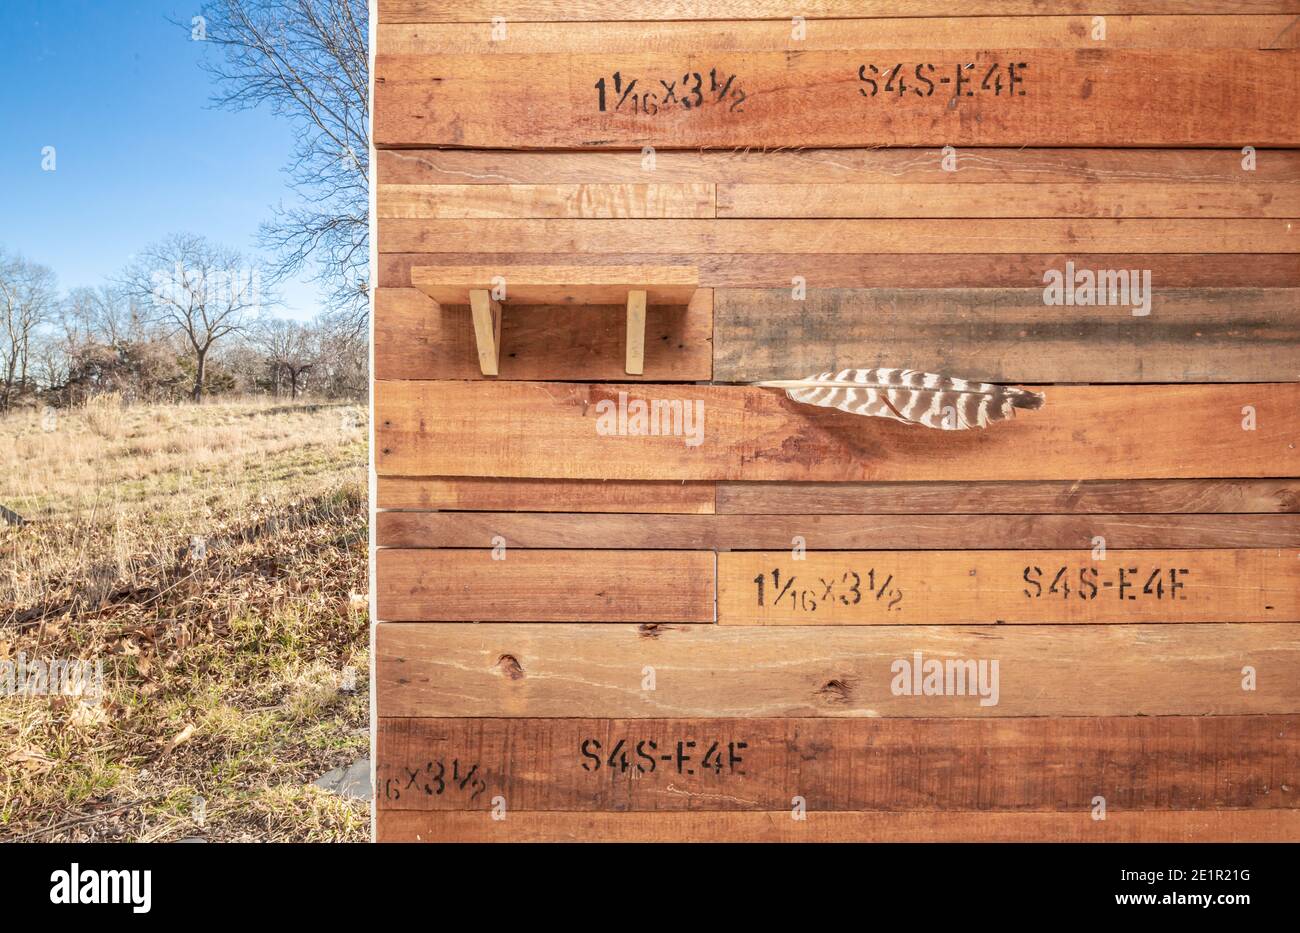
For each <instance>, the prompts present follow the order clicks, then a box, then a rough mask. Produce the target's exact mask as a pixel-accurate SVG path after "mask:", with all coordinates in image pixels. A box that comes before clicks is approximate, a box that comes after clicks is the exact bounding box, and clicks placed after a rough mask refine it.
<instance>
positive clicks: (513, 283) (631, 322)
mask: <svg viewBox="0 0 1300 933" xmlns="http://www.w3.org/2000/svg"><path fill="white" fill-rule="evenodd" d="M411 284H412V285H413V286H415V287H416V288H418V289H419V290H420V291H422V292H424V294H426V295H428V296H429V297H430V298H432V299H433V300H434V301H436V302H438V304H439V305H466V304H467V305H469V306H470V312H471V317H472V320H473V324H474V339H475V342H476V343H477V345H478V356H479V368H480V369H481V370H482V372H483V375H485V376H495V375H497V372H498V370H497V364H498V362H499V360H500V358H501V314H502V306H503V305H509V304H519V305H566V304H580V305H601V304H605V305H608V304H624V303H626V305H627V345H626V348H627V350H626V362H625V364H624V368H625V369H626V370H627V372H628V373H629V374H630V375H641V374H642V373H643V372H644V370H645V317H646V307H647V306H649V305H688V304H690V302H691V299H692V298H694V297H695V292H696V291H697V290H698V289H699V270H698V269H697V268H696V267H694V266H555V265H533V266H519V265H512V266H506V267H500V266H414V267H412V269H411Z"/></svg>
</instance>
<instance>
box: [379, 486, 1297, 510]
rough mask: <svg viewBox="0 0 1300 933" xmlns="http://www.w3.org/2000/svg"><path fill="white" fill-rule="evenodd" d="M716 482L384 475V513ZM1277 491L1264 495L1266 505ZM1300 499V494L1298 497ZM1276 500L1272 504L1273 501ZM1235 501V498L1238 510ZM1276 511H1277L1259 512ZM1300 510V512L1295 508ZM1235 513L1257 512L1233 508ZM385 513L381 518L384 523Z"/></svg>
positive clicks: (589, 503)
mask: <svg viewBox="0 0 1300 933" xmlns="http://www.w3.org/2000/svg"><path fill="white" fill-rule="evenodd" d="M713 486H714V484H713V483H672V482H665V483H654V482H638V481H636V480H627V481H619V480H565V479H561V480H546V479H537V480H518V479H493V478H491V477H422V476H383V477H380V478H379V481H378V484H377V488H378V500H377V501H376V503H375V505H376V508H379V509H416V510H424V509H450V510H453V511H488V512H494V511H500V510H506V511H511V510H517V511H521V512H668V513H684V514H709V513H711V512H713V510H714V488H713ZM1272 492H1273V490H1271V489H1268V490H1262V491H1261V494H1260V496H1259V497H1258V498H1259V500H1260V501H1259V504H1260V505H1261V506H1263V505H1267V504H1268V501H1265V500H1270V494H1272ZM1298 494H1300V493H1298ZM1270 501H1271V500H1270ZM1235 504H1236V501H1235V499H1234V505H1235ZM1258 510H1259V511H1273V509H1263V508H1260V509H1258ZM1296 510H1297V511H1300V507H1298V508H1297V509H1296ZM1233 511H1241V512H1247V511H1255V510H1254V509H1249V508H1239V509H1238V508H1234V509H1233ZM384 514H385V513H382V512H380V513H377V514H376V516H375V517H376V519H378V520H383V518H382V516H383V515H384Z"/></svg>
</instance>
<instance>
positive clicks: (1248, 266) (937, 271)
mask: <svg viewBox="0 0 1300 933" xmlns="http://www.w3.org/2000/svg"><path fill="white" fill-rule="evenodd" d="M465 245H468V244H464V243H462V244H461V246H462V247H463V246H465ZM972 245H974V244H972ZM845 248H846V247H845V246H844V245H843V244H840V245H839V246H838V247H837V248H836V251H835V252H833V253H820V254H819V253H789V252H784V253H754V254H746V253H715V254H699V255H695V256H691V255H690V254H684V253H683V254H672V253H668V254H661V255H658V256H656V255H653V254H650V253H611V254H609V255H608V256H606V255H603V254H600V255H594V256H593V255H585V254H582V253H566V252H553V253H536V252H531V253H530V252H527V251H524V250H521V251H519V252H498V253H465V252H450V253H392V252H385V253H380V254H379V283H380V286H381V287H387V288H401V287H408V286H410V284H411V277H410V270H411V268H412V266H429V265H437V264H439V263H446V264H448V265H463V264H465V263H469V262H486V263H536V262H554V263H559V264H582V263H584V262H586V263H604V262H607V261H608V262H617V263H642V262H655V261H658V262H665V263H672V262H680V263H683V264H684V263H688V262H689V263H693V264H695V266H696V267H697V268H698V269H699V270H700V284H701V285H702V286H705V287H711V288H787V289H788V288H791V287H792V286H793V285H794V284H795V282H794V279H795V277H796V276H798V277H799V278H801V279H802V280H803V282H804V284H805V285H806V287H807V288H810V289H812V288H1042V287H1043V284H1044V278H1043V276H1044V275H1045V274H1047V273H1049V272H1051V271H1056V272H1060V271H1062V270H1064V269H1065V264H1066V263H1067V262H1072V263H1074V266H1075V268H1076V269H1144V270H1145V269H1150V270H1151V278H1152V280H1153V281H1156V282H1163V283H1165V284H1166V285H1168V286H1170V287H1196V286H1201V287H1205V288H1234V287H1247V288H1254V287H1259V288H1265V287H1268V288H1273V287H1276V288H1295V287H1297V286H1300V258H1297V257H1296V255H1295V254H1293V253H1275V254H1267V253H1212V252H1205V251H1204V250H1202V251H1201V252H1198V253H1194V254H1179V253H1120V254H1104V253H1085V252H1080V253H1073V254H1067V253H1054V252H1046V253H1019V254H1011V253H1008V254H998V253H967V254H961V253H945V254H928V253H900V254H887V255H874V254H866V253H846V252H843V250H844V249H845Z"/></svg>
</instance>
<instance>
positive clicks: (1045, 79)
mask: <svg viewBox="0 0 1300 933" xmlns="http://www.w3.org/2000/svg"><path fill="white" fill-rule="evenodd" d="M986 49H987V47H976V48H975V49H970V48H967V49H944V48H928V49H914V48H913V49H885V48H882V47H880V46H878V45H873V46H870V47H866V48H861V49H852V50H836V51H811V50H810V51H805V52H802V53H800V54H798V55H797V56H792V55H790V54H788V53H786V52H734V51H727V50H717V51H714V50H710V49H707V48H700V49H696V50H695V51H694V52H693V53H691V54H685V53H673V52H625V53H614V54H608V53H567V52H559V53H554V54H539V53H532V54H528V53H523V54H514V53H506V54H500V55H494V56H491V57H490V59H489V58H486V57H485V56H482V55H382V56H378V57H377V58H376V62H375V68H376V73H377V75H378V78H377V79H376V82H375V88H374V138H375V143H376V145H377V146H378V147H381V148H384V147H392V148H401V147H416V146H455V147H463V148H511V149H600V148H612V149H620V148H621V149H638V150H639V149H641V148H642V147H643V146H646V145H650V146H655V147H656V148H664V149H671V148H679V149H689V148H696V147H700V146H716V147H744V146H768V147H785V146H789V147H798V146H873V145H886V146H943V145H956V146H1015V145H1025V146H1068V145H1080V146H1110V145H1124V146H1211V147H1216V146H1225V147H1227V146H1235V147H1238V148H1240V147H1241V146H1244V145H1248V144H1253V145H1257V146H1276V147H1285V146H1295V145H1297V144H1300V127H1298V126H1296V125H1295V124H1294V123H1288V122H1287V121H1283V120H1278V119H1277V115H1278V114H1281V113H1286V112H1288V110H1289V108H1290V107H1291V105H1292V104H1293V102H1294V101H1295V99H1296V98H1297V96H1300V68H1298V67H1297V61H1300V52H1297V51H1295V50H1292V49H1279V50H1269V51H1259V50H1252V49H1179V50H1173V49H1110V48H1094V49H1021V50H1002V51H994V50H986ZM918 63H930V64H933V65H934V68H935V70H934V71H933V72H931V73H927V72H922V73H921V74H920V75H917V76H916V80H915V81H913V82H911V83H910V84H909V85H908V89H907V90H906V91H905V93H901V94H900V93H897V84H896V82H895V83H893V84H886V82H885V76H886V75H887V74H888V73H889V71H890V70H891V69H893V68H894V67H895V66H896V65H899V64H902V65H905V66H906V72H905V74H906V76H907V77H908V78H912V77H913V69H914V68H919V67H920V64H918ZM1011 63H1015V64H1016V67H1017V68H1018V69H1019V76H1020V83H1019V84H1018V85H1016V87H1015V88H1012V87H1011V86H1010V85H1009V84H1006V90H1005V92H1004V91H1002V90H999V91H998V93H997V94H995V93H994V90H995V87H999V88H1000V87H1001V85H996V83H995V80H994V78H992V77H989V75H991V74H994V73H995V72H994V71H993V67H994V66H995V65H996V66H998V69H999V70H998V71H997V72H996V74H998V75H1000V77H1001V81H1002V82H1004V83H1005V82H1009V81H1010V80H1011V77H1010V67H1009V66H1010V64H1011ZM867 65H874V66H875V67H877V68H879V69H880V73H879V75H878V77H879V79H880V80H879V83H878V85H877V88H878V90H877V92H876V94H875V96H871V97H868V96H867V94H868V91H869V88H870V87H871V85H869V84H866V83H864V81H863V80H861V79H860V75H859V68H860V67H864V66H867ZM970 65H973V66H974V67H970V68H968V66H970ZM959 67H960V68H961V69H963V71H962V75H963V76H964V77H966V78H968V79H970V83H969V85H966V86H965V87H964V93H965V94H966V96H954V94H953V93H951V92H950V89H956V90H961V89H957V88H956V81H957V78H956V77H955V75H956V74H957V69H958V68H959ZM615 73H619V74H620V75H621V76H623V78H622V80H624V81H628V82H631V81H633V80H637V81H640V82H641V83H640V88H641V90H639V91H637V92H636V93H638V94H648V95H650V96H649V97H648V98H647V102H645V103H640V102H631V103H627V101H628V96H624V92H625V91H626V92H627V94H628V95H630V93H631V91H632V88H631V85H630V84H629V85H623V84H622V83H620V85H619V87H618V89H615V88H614V86H613V80H614V79H613V77H612V76H613V75H614V74H615ZM692 73H700V74H702V75H703V76H704V77H703V85H702V89H701V91H700V93H699V94H698V95H697V96H696V97H694V98H686V99H687V101H688V102H689V103H690V106H689V107H688V106H686V105H684V104H683V102H682V100H683V96H685V95H686V94H687V87H688V86H689V84H690V81H692V80H693V79H688V78H684V77H683V75H684V74H685V75H688V76H689V75H690V74H692ZM712 74H716V75H718V77H717V78H713V79H711V78H710V77H709V76H710V75H712ZM943 76H948V77H949V78H950V84H949V85H946V86H945V85H942V84H940V83H939V82H940V81H941V80H942V77H943ZM1156 76H1159V77H1158V80H1157V79H1156ZM1263 76H1267V79H1266V80H1265V79H1263ZM602 77H603V78H604V80H605V81H606V83H607V85H608V88H607V91H606V99H605V102H604V105H603V106H604V110H603V112H602V110H601V107H602V104H601V101H600V99H599V98H598V91H597V90H596V82H598V81H599V80H600V79H601V78H602ZM664 80H666V81H669V82H674V81H675V82H678V85H677V86H675V87H674V88H673V89H671V90H670V89H668V88H667V87H666V86H661V85H660V83H659V82H660V81H664ZM927 82H928V87H929V92H928V94H927V93H926V91H925V90H924V89H925V88H926V83H927ZM977 87H978V88H980V92H979V93H978V94H977V93H976V91H975V88H977ZM918 89H921V90H918ZM914 91H915V92H916V94H915V95H914V93H913V92H914ZM679 95H681V96H679ZM624 104H625V106H624Z"/></svg>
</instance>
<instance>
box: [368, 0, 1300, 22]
mask: <svg viewBox="0 0 1300 933" xmlns="http://www.w3.org/2000/svg"><path fill="white" fill-rule="evenodd" d="M1052 6H1053V8H1054V9H1053V11H1054V12H1057V13H1080V14H1082V13H1087V14H1134V13H1138V14H1141V13H1145V14H1176V13H1205V12H1207V10H1209V11H1212V12H1217V13H1300V4H1297V3H1296V2H1295V0H1219V2H1215V3H1212V4H1211V3H1207V2H1205V0H1058V2H1056V3H1054V4H1053V5H1052ZM799 9H800V11H801V12H800V15H802V16H805V17H807V18H809V19H852V18H856V17H861V16H879V17H898V16H906V17H912V16H952V15H953V13H954V10H953V7H952V4H951V3H942V2H939V0H890V2H886V0H808V2H805V3H802V4H800V7H799ZM960 12H961V13H962V14H963V15H965V16H971V17H974V16H1019V15H1034V14H1038V13H1041V12H1042V2H1041V0H973V2H970V3H965V4H962V7H961V10H960ZM790 15H791V14H790V7H789V4H787V3H784V2H781V0H727V2H724V3H717V2H709V0H647V2H645V3H640V4H638V5H637V6H635V7H626V8H625V7H611V6H610V5H609V4H607V3H602V2H599V0H379V20H380V22H381V23H403V22H404V23H444V22H445V23H491V22H492V21H493V20H494V18H504V19H506V20H507V21H510V22H529V21H540V22H588V21H600V20H609V19H614V20H678V19H685V20H715V19H736V18H744V19H777V20H788V19H789V18H790Z"/></svg>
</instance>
